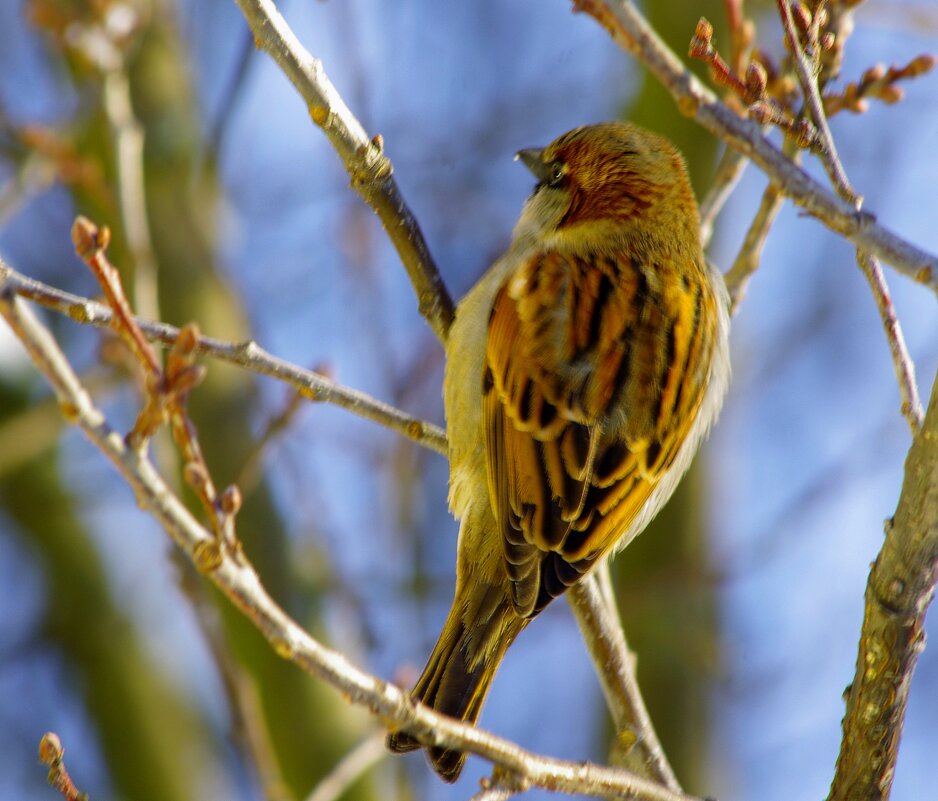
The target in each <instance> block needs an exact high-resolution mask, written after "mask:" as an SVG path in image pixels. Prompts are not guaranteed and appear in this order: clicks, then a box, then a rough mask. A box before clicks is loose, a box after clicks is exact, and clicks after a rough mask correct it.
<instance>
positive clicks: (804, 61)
mask: <svg viewBox="0 0 938 801" xmlns="http://www.w3.org/2000/svg"><path fill="white" fill-rule="evenodd" d="M777 5H778V11H779V14H780V15H781V17H782V27H783V28H784V30H785V36H786V39H787V40H788V47H789V50H790V51H791V57H792V61H793V62H794V65H795V72H797V73H798V81H799V83H800V84H801V89H802V92H803V93H804V100H805V105H806V106H807V108H808V113H809V114H810V115H811V119H812V120H813V122H814V124H815V126H816V127H817V129H818V134H819V135H820V137H821V144H822V146H823V149H824V151H823V154H822V156H821V163H822V164H823V165H824V169H825V170H827V174H828V175H829V176H830V179H831V183H833V184H834V187H835V188H836V189H837V194H839V195H840V196H841V197H842V198H843V199H844V200H846V201H847V202H848V203H850V204H851V205H852V206H853V207H854V209H856V210H857V211H859V210H860V208H861V206H862V205H863V198H862V197H861V196H860V195H858V194H857V193H856V192H855V191H854V190H853V187H852V186H850V181H849V180H848V179H847V174H846V172H844V166H843V164H841V163H840V156H838V155H837V146H836V145H835V144H834V137H833V136H832V134H831V129H830V125H828V123H827V115H826V114H825V113H824V103H823V102H822V101H821V93H820V91H819V90H818V85H817V72H816V70H815V68H814V67H813V66H812V65H811V63H810V62H809V61H808V57H807V55H806V54H805V51H804V49H803V48H802V46H801V44H800V42H799V41H798V32H797V31H796V30H795V21H794V19H793V18H792V15H791V5H790V4H789V0H777ZM820 13H821V9H819V10H818V12H817V14H820ZM825 13H826V12H825ZM814 44H815V45H817V42H814ZM818 68H820V66H818Z"/></svg>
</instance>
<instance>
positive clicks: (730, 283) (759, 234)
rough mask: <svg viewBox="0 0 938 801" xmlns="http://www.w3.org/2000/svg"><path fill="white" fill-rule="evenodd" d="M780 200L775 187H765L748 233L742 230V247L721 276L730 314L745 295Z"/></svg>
mask: <svg viewBox="0 0 938 801" xmlns="http://www.w3.org/2000/svg"><path fill="white" fill-rule="evenodd" d="M784 199H785V198H784V195H782V191H781V189H779V187H778V185H777V184H769V185H768V186H767V187H766V188H765V191H764V192H763V193H762V200H761V201H760V202H759V210H758V211H757V212H756V216H755V217H753V220H752V222H751V223H750V224H749V230H748V231H746V237H745V239H743V244H742V247H740V249H739V253H738V254H736V259H735V260H734V261H733V265H732V266H731V267H730V269H729V270H727V272H726V275H724V276H723V277H724V278H725V279H726V289H727V291H728V292H729V293H730V304H731V310H732V311H733V312H735V311H736V309H737V308H738V307H739V304H740V303H741V302H742V300H743V298H744V297H745V296H746V288H747V287H748V286H749V279H750V278H752V276H753V274H754V273H755V271H756V270H757V269H758V268H759V262H760V261H761V259H762V248H763V247H764V246H765V240H766V239H767V238H768V236H769V230H770V229H771V228H772V223H774V222H775V218H776V217H777V216H778V212H779V211H780V210H781V208H782V201H783V200H784Z"/></svg>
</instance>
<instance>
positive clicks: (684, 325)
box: [482, 251, 716, 617]
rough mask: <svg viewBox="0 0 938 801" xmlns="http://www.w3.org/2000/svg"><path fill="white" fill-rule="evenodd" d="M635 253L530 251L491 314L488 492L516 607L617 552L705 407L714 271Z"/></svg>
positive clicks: (486, 383) (531, 610) (528, 611)
mask: <svg viewBox="0 0 938 801" xmlns="http://www.w3.org/2000/svg"><path fill="white" fill-rule="evenodd" d="M686 272H688V271H687V270H683V271H680V272H679V271H678V270H677V269H676V265H671V264H663V265H662V264H639V263H636V262H635V261H634V260H632V259H630V258H627V257H624V256H621V255H620V256H618V257H615V256H613V257H608V256H593V257H591V258H590V259H578V258H575V257H572V256H570V255H563V254H560V253H558V252H555V251H552V252H545V253H541V254H538V255H537V256H534V257H533V258H531V259H530V260H529V261H528V262H527V263H526V264H525V265H524V266H523V267H522V268H521V269H519V270H518V271H517V272H516V273H515V274H514V275H513V276H512V277H511V278H509V279H508V281H507V282H506V283H505V285H504V286H503V287H502V288H501V289H500V290H499V292H498V294H497V296H496V299H495V303H494V305H493V308H492V313H491V317H490V320H489V329H488V341H487V349H486V361H485V370H484V376H483V400H482V403H483V411H482V414H483V429H484V432H485V449H486V455H487V465H488V482H489V495H490V499H491V502H492V506H493V510H494V513H495V518H496V520H497V521H498V526H499V529H500V532H501V534H502V542H503V545H504V549H505V559H506V566H507V571H508V575H509V578H510V580H511V582H512V602H513V604H514V606H515V610H516V611H517V612H518V614H519V615H522V616H525V617H529V616H533V615H535V614H537V613H538V612H539V611H541V609H543V608H544V607H545V606H546V605H547V604H548V603H549V602H550V601H551V600H552V599H553V598H555V597H557V596H558V595H560V594H561V593H562V592H564V590H566V589H567V588H568V587H570V586H571V585H572V584H573V583H574V582H575V581H576V580H577V579H578V578H579V577H580V576H581V575H582V574H583V573H584V572H585V571H586V570H588V569H589V567H590V566H591V565H592V564H593V562H594V561H595V560H596V559H598V558H600V557H601V556H602V555H604V554H605V553H607V552H608V551H609V549H610V548H611V547H612V546H613V545H614V544H615V542H616V540H617V539H618V538H619V537H620V536H621V535H622V534H623V533H624V532H625V531H626V530H627V529H628V527H629V525H630V524H631V523H632V521H633V520H634V519H635V517H636V516H637V515H638V514H639V512H640V510H641V509H642V507H643V505H644V504H645V502H646V501H647V500H648V498H649V496H650V495H651V493H652V491H653V490H654V488H655V486H656V485H657V484H658V482H659V480H660V479H661V477H662V475H663V474H664V473H665V472H666V471H667V469H668V468H669V467H670V465H671V464H672V462H673V461H674V459H675V456H676V455H677V452H678V450H679V449H680V446H681V444H682V443H683V441H684V439H685V438H686V436H687V433H688V431H689V429H690V426H691V424H692V422H693V420H694V418H695V417H696V414H697V410H698V409H699V407H700V404H701V401H702V398H703V390H704V386H705V383H706V378H707V375H708V371H709V361H710V354H711V352H712V348H713V342H714V338H715V330H714V325H713V321H714V320H715V319H716V315H715V313H713V309H712V308H708V304H711V305H712V304H713V303H714V302H715V301H714V298H713V295H712V292H708V289H709V285H708V284H706V283H705V280H704V279H703V278H702V277H701V278H700V279H696V278H694V276H695V275H696V271H694V270H691V271H690V272H691V274H692V275H691V277H686V276H684V273H686Z"/></svg>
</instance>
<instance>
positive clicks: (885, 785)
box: [828, 378, 938, 801]
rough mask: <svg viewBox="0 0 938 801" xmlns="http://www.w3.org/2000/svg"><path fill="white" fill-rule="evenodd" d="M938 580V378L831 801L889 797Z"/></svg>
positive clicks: (870, 586) (866, 621)
mask: <svg viewBox="0 0 938 801" xmlns="http://www.w3.org/2000/svg"><path fill="white" fill-rule="evenodd" d="M936 580H938V378H936V380H935V383H934V384H933V385H932V395H931V401H930V402H929V404H928V410H927V412H926V413H925V420H924V423H923V424H922V427H921V428H920V429H919V430H918V432H917V433H916V434H915V436H914V438H913V439H912V447H911V448H910V449H909V454H908V456H907V458H906V462H905V474H904V479H903V482H902V492H901V494H900V496H899V504H898V506H897V507H896V513H895V515H894V516H893V517H892V519H891V520H889V521H887V523H886V540H885V542H884V543H883V547H882V550H881V551H880V552H879V555H878V556H877V557H876V561H875V562H874V563H873V568H872V570H871V571H870V577H869V581H868V582H867V587H866V600H865V608H864V615H863V628H862V630H861V634H860V649H859V653H858V655H857V668H856V674H855V676H854V679H853V683H852V684H851V685H850V687H849V688H848V690H847V712H846V714H845V716H844V721H843V730H844V733H843V740H842V741H841V747H840V756H839V757H838V760H837V771H836V773H835V775H834V780H833V782H832V784H831V791H830V795H829V796H828V801H856V799H866V800H868V801H879V799H886V798H888V797H889V791H890V788H891V786H892V778H893V771H894V770H895V764H896V754H897V751H898V747H899V737H900V734H901V733H902V722H903V720H904V719H905V710H906V704H907V702H908V697H909V684H910V683H911V680H912V673H913V671H914V670H915V663H916V661H917V660H918V656H919V654H920V653H921V651H922V649H923V648H924V647H925V635H924V633H923V626H924V621H925V612H926V610H927V609H928V606H929V604H930V603H931V600H932V597H933V596H934V592H935V582H936Z"/></svg>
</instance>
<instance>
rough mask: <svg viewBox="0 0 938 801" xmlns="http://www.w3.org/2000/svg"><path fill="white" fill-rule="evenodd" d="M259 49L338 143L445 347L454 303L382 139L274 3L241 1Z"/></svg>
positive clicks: (269, 0)
mask: <svg viewBox="0 0 938 801" xmlns="http://www.w3.org/2000/svg"><path fill="white" fill-rule="evenodd" d="M237 3H238V6H239V7H240V8H241V12H242V13H243V14H244V17H245V19H246V20H247V22H248V25H249V26H250V27H251V32H252V33H253V34H254V41H255V43H256V45H257V46H258V47H259V48H261V49H262V50H266V51H267V52H268V53H269V54H270V56H271V57H272V58H273V59H274V61H276V62H277V65H278V66H279V67H280V69H281V70H283V72H284V74H285V75H286V76H287V77H288V78H289V79H290V82H291V83H292V84H293V86H294V87H296V90H297V91H298V92H299V93H300V96H301V97H302V98H303V101H304V102H305V103H306V105H307V107H308V108H309V113H310V116H311V117H312V118H313V122H315V123H316V124H317V125H318V126H319V127H320V128H322V130H323V133H325V135H326V137H327V138H328V139H329V141H330V142H331V143H332V146H333V147H334V148H335V150H336V152H337V153H338V154H339V158H340V159H342V164H343V165H344V166H345V169H346V171H347V172H348V174H349V177H350V178H351V185H352V188H353V189H354V190H355V191H356V192H358V194H359V195H361V197H362V199H363V200H364V201H365V202H366V203H367V204H368V205H369V206H371V208H372V209H374V211H375V213H376V214H377V215H378V217H379V218H380V220H381V223H382V225H384V229H385V231H387V233H388V237H389V238H390V240H391V243H392V244H393V245H394V247H395V248H396V249H397V253H398V255H399V256H400V257H401V262H402V263H403V265H404V268H405V269H406V270H407V275H408V276H409V277H410V281H411V283H412V284H413V286H414V292H415V294H416V295H417V304H418V308H419V310H420V313H421V314H422V315H423V316H424V318H425V319H426V321H427V323H429V325H430V328H432V329H433V333H435V334H436V336H437V338H438V339H439V340H440V341H441V342H444V343H445V342H446V335H447V333H448V332H449V327H450V324H451V323H452V322H453V301H452V299H451V298H450V296H449V293H448V292H447V291H446V286H445V285H444V284H443V279H442V278H441V277H440V273H439V270H438V269H437V266H436V264H435V263H434V261H433V257H432V256H431V255H430V249H429V248H428V247H427V243H426V241H425V240H424V238H423V234H422V233H421V231H420V227H419V226H418V225H417V220H416V218H415V217H414V215H413V213H412V212H411V211H410V209H409V208H408V206H407V204H406V203H405V202H404V199H403V197H401V194H400V191H399V190H398V188H397V182H396V181H395V180H394V176H393V172H394V168H393V166H392V165H391V162H390V160H389V159H388V157H387V156H386V155H385V154H384V141H383V139H382V138H381V135H380V134H378V135H376V136H374V137H373V138H371V139H369V138H368V135H367V134H366V133H365V129H364V128H363V127H362V124H361V123H360V122H359V121H358V120H357V119H356V117H355V115H353V114H352V112H351V111H350V110H349V108H348V106H346V105H345V101H343V100H342V97H341V96H340V95H339V93H338V91H337V90H336V88H335V86H333V84H332V81H330V80H329V77H328V76H327V75H326V72H325V70H324V69H323V66H322V62H321V61H320V60H319V59H317V58H314V57H313V56H312V55H311V54H310V53H309V52H308V51H307V50H306V49H305V48H304V47H303V45H302V44H300V40H299V39H297V38H296V35H295V34H294V33H293V31H292V30H291V29H290V27H289V26H288V25H287V23H286V20H284V18H283V17H282V16H281V15H280V12H279V11H277V7H276V6H275V5H274V3H273V2H272V0H237Z"/></svg>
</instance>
